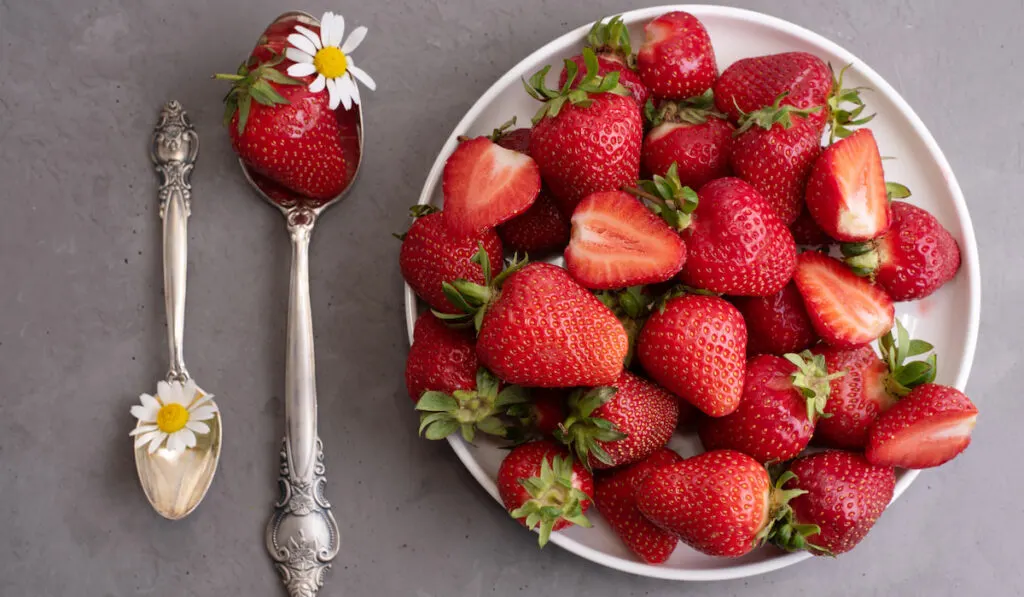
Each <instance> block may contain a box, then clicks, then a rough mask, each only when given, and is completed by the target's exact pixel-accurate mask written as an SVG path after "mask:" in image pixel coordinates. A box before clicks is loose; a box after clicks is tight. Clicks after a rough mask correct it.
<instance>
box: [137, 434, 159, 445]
mask: <svg viewBox="0 0 1024 597" xmlns="http://www.w3.org/2000/svg"><path fill="white" fill-rule="evenodd" d="M158 435H160V432H159V431H150V432H149V433H143V434H142V435H140V436H138V437H136V438H135V447H136V448H141V447H142V446H145V445H146V444H147V443H149V442H151V441H153V438H155V437H156V436H158Z"/></svg>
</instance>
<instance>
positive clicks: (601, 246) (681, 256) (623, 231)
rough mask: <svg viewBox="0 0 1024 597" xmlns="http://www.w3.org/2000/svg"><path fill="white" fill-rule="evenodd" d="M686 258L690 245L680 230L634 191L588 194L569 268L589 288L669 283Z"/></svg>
mask: <svg viewBox="0 0 1024 597" xmlns="http://www.w3.org/2000/svg"><path fill="white" fill-rule="evenodd" d="M685 262H686V244H685V243H684V242H683V239H682V238H681V237H680V236H679V234H678V233H677V232H676V231H675V230H673V229H672V228H670V227H669V226H668V224H666V223H665V221H664V220H662V219H661V218H660V217H658V216H657V215H655V214H654V213H652V212H651V210H649V209H648V208H647V207H646V206H644V204H643V203H641V202H640V201H638V200H637V199H636V198H635V197H633V196H632V195H630V194H629V193H626V192H624V191H605V192H600V193H593V194H591V195H587V196H586V197H584V198H583V200H582V201H580V203H579V205H577V206H576V211H575V212H573V215H572V233H571V238H570V240H569V246H568V247H567V248H566V249H565V267H566V269H567V270H569V273H570V274H571V275H572V277H573V278H575V279H576V280H577V281H578V282H579V283H580V284H582V285H583V286H585V287H587V288H592V289H597V290H612V289H616V288H626V287H628V286H637V285H643V284H655V283H658V282H665V281H666V280H670V279H671V278H672V277H673V276H675V275H676V274H677V273H679V270H680V269H682V267H683V264H684V263H685Z"/></svg>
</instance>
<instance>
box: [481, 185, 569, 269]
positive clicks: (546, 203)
mask: <svg viewBox="0 0 1024 597" xmlns="http://www.w3.org/2000/svg"><path fill="white" fill-rule="evenodd" d="M498 236H500V237H501V242H502V243H503V244H504V246H505V248H507V249H508V250H509V251H515V252H517V253H522V254H525V255H530V256H531V257H538V256H542V255H546V254H548V253H556V252H561V251H562V250H564V249H565V247H566V245H568V244H569V220H568V218H566V217H565V216H563V215H562V212H561V211H560V210H559V209H558V205H557V204H556V203H555V200H554V199H553V198H552V197H551V195H550V194H549V193H548V192H547V191H546V190H544V189H541V191H540V194H539V195H537V200H536V201H534V202H533V205H531V206H530V208H529V209H527V210H526V211H524V212H523V213H522V214H520V215H518V216H516V217H514V218H512V219H511V220H509V221H507V222H505V223H504V224H502V225H500V226H498Z"/></svg>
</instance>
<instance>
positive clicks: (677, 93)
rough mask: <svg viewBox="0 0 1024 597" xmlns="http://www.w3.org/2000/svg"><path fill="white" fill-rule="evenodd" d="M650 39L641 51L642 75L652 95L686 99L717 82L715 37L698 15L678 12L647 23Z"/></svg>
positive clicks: (645, 29)
mask: <svg viewBox="0 0 1024 597" xmlns="http://www.w3.org/2000/svg"><path fill="white" fill-rule="evenodd" d="M644 33H645V34H646V37H647V39H646V41H644V45H643V46H641V47H640V51H639V52H637V57H636V62H637V68H638V69H639V71H640V78H641V79H642V80H643V82H644V84H645V85H646V86H647V89H648V91H650V93H651V95H653V96H654V97H657V98H660V99H685V98H688V97H693V96H695V95H701V94H702V93H704V92H705V91H707V90H708V89H711V86H712V85H713V84H714V83H715V78H716V77H717V76H718V65H717V64H716V62H715V50H714V48H712V47H711V38H710V37H709V36H708V32H707V30H706V29H704V25H703V24H702V23H701V22H700V20H699V19H697V17H695V16H693V15H692V14H690V13H688V12H682V11H674V12H670V13H666V14H663V15H661V16H660V17H658V18H656V19H654V20H653V21H651V22H650V23H647V25H645V26H644Z"/></svg>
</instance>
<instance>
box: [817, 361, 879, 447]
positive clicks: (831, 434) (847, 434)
mask: <svg viewBox="0 0 1024 597" xmlns="http://www.w3.org/2000/svg"><path fill="white" fill-rule="evenodd" d="M812 352H814V353H815V354H821V355H823V356H824V357H825V367H826V368H827V369H828V372H829V373H838V372H840V371H845V372H846V374H845V375H843V376H842V377H840V378H838V379H834V380H832V381H831V382H830V384H829V385H830V388H831V391H830V393H829V397H828V402H827V403H825V408H824V410H825V412H826V413H828V414H829V415H830V416H829V417H827V418H824V417H823V418H820V419H818V424H817V426H816V428H815V430H814V443H815V444H818V445H822V446H828V447H830V448H841V449H846V450H863V449H864V447H865V446H866V445H867V440H868V430H869V429H870V428H871V425H872V423H874V422H875V419H877V418H878V415H880V414H881V413H882V412H884V411H885V410H887V409H888V408H889V407H891V406H892V405H893V404H895V403H896V399H895V398H893V397H892V396H890V395H889V393H888V392H886V390H885V379H886V377H887V376H888V375H889V367H888V366H887V365H886V364H885V363H884V362H883V361H882V360H881V359H880V358H878V355H877V354H875V351H874V350H872V349H871V346H869V345H863V346H858V347H855V348H833V347H828V346H821V347H816V348H815V349H813V350H812Z"/></svg>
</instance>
